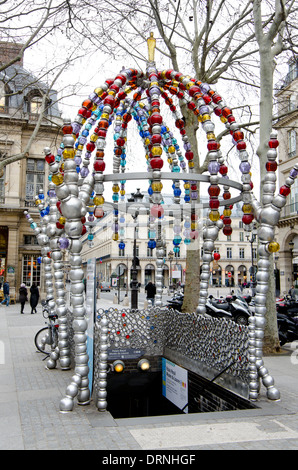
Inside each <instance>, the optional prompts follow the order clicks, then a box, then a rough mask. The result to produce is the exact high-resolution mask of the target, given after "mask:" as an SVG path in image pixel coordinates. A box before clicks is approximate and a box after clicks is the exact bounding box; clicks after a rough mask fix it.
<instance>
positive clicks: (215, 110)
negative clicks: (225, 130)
mask: <svg viewBox="0 0 298 470" xmlns="http://www.w3.org/2000/svg"><path fill="white" fill-rule="evenodd" d="M214 113H215V115H216V116H221V109H220V108H218V107H217V108H214Z"/></svg>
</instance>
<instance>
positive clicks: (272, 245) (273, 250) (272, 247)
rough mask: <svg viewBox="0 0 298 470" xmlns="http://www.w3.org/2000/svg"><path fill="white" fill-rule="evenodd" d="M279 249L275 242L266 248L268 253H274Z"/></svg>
mask: <svg viewBox="0 0 298 470" xmlns="http://www.w3.org/2000/svg"><path fill="white" fill-rule="evenodd" d="M279 249H280V246H279V243H277V242H270V243H269V245H268V246H267V250H268V251H269V253H276V252H277V251H278V250H279Z"/></svg>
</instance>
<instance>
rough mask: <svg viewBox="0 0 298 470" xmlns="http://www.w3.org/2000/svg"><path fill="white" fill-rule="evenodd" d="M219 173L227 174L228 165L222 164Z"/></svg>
mask: <svg viewBox="0 0 298 470" xmlns="http://www.w3.org/2000/svg"><path fill="white" fill-rule="evenodd" d="M219 173H220V174H221V175H226V174H227V173H228V167H227V166H226V165H220V167H219Z"/></svg>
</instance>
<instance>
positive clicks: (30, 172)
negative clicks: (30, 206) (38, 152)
mask: <svg viewBox="0 0 298 470" xmlns="http://www.w3.org/2000/svg"><path fill="white" fill-rule="evenodd" d="M44 175H45V165H44V160H37V159H36V160H35V159H33V158H28V159H27V170H26V200H34V198H35V196H37V195H38V193H39V190H43V187H44Z"/></svg>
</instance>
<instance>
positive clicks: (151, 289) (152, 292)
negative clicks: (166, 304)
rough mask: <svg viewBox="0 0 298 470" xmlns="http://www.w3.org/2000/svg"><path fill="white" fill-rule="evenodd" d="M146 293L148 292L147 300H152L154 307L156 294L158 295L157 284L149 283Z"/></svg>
mask: <svg viewBox="0 0 298 470" xmlns="http://www.w3.org/2000/svg"><path fill="white" fill-rule="evenodd" d="M145 291H146V292H147V299H148V300H151V303H152V305H154V300H155V294H156V287H155V284H153V282H151V281H149V282H148V284H147V286H146V287H145Z"/></svg>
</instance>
